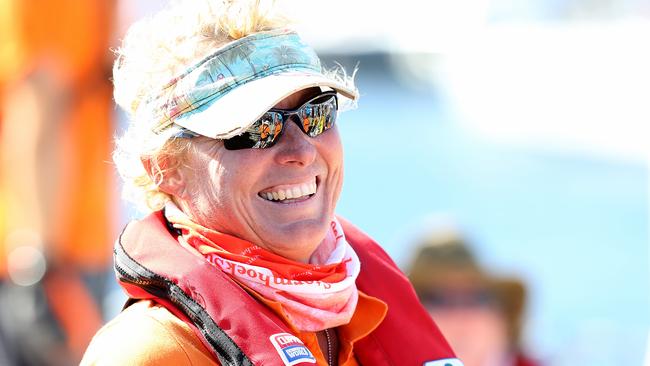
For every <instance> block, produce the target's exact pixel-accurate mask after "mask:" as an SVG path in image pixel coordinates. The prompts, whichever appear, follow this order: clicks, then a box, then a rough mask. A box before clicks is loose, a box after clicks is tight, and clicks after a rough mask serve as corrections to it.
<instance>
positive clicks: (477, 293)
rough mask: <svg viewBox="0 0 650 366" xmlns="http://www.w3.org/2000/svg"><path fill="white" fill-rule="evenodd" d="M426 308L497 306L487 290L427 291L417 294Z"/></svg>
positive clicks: (495, 299)
mask: <svg viewBox="0 0 650 366" xmlns="http://www.w3.org/2000/svg"><path fill="white" fill-rule="evenodd" d="M418 295H419V297H420V301H421V302H422V304H424V305H425V306H426V307H434V308H477V307H480V308H482V307H493V306H497V305H498V299H497V297H496V295H495V294H494V293H492V292H491V291H489V290H488V289H474V290H446V291H440V290H438V291H435V290H433V291H427V292H424V293H418Z"/></svg>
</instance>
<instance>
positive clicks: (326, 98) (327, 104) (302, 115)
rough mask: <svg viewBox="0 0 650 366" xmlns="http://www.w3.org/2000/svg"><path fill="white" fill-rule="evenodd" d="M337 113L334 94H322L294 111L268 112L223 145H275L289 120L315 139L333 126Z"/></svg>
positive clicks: (239, 148) (228, 146)
mask: <svg viewBox="0 0 650 366" xmlns="http://www.w3.org/2000/svg"><path fill="white" fill-rule="evenodd" d="M337 112H338V102H337V99H336V92H334V91H329V92H325V93H323V94H320V95H318V96H316V97H314V98H312V99H310V100H309V101H307V102H306V103H305V104H303V105H302V106H300V107H299V108H297V109H294V110H285V109H278V108H272V109H269V111H268V112H266V113H264V115H263V116H262V117H260V118H259V119H258V120H257V121H255V123H253V124H252V125H251V126H250V127H249V128H248V129H247V130H246V131H245V132H244V133H243V134H241V135H239V136H235V137H232V138H229V139H226V140H223V144H224V147H225V148H226V149H228V150H241V149H266V148H269V147H272V146H273V145H275V144H276V143H277V142H278V139H279V138H280V136H282V132H283V131H284V128H285V125H286V123H287V122H288V121H290V120H291V121H293V122H294V123H295V124H296V125H298V127H300V130H301V131H302V132H303V133H304V134H305V135H307V136H309V137H317V136H320V135H321V134H322V133H323V132H325V131H327V130H329V129H330V128H332V126H334V122H336V116H337ZM293 117H295V118H293Z"/></svg>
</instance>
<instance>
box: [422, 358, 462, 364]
mask: <svg viewBox="0 0 650 366" xmlns="http://www.w3.org/2000/svg"><path fill="white" fill-rule="evenodd" d="M422 366H463V363H462V362H461V361H460V360H459V359H457V358H445V359H444V360H436V361H427V362H425V363H424V364H423V365H422Z"/></svg>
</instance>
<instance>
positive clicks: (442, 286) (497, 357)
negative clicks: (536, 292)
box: [408, 229, 537, 366]
mask: <svg viewBox="0 0 650 366" xmlns="http://www.w3.org/2000/svg"><path fill="white" fill-rule="evenodd" d="M408 273H409V279H410V280H411V283H412V284H413V287H414V288H415V290H416V292H417V294H418V296H419V298H420V301H421V302H422V304H423V305H424V306H425V308H426V309H427V310H428V311H429V314H430V315H431V316H432V317H433V318H434V319H435V320H436V323H437V324H438V325H439V326H440V330H441V331H442V332H443V334H445V337H447V339H448V340H449V343H450V344H451V346H452V347H453V348H454V350H455V351H456V352H457V354H458V357H459V358H460V359H462V360H463V363H464V365H465V366H535V365H537V363H536V362H533V360H531V359H530V358H529V357H527V356H526V355H525V354H524V353H523V352H522V350H521V345H520V336H521V331H522V317H523V312H524V307H525V297H526V290H525V286H524V284H523V283H522V282H521V281H520V280H518V279H516V278H499V277H496V276H493V275H491V274H489V273H487V272H486V271H485V270H484V269H483V268H481V266H480V265H479V263H478V262H477V260H476V259H475V257H474V254H473V253H472V252H471V251H470V248H469V246H468V245H467V244H466V243H465V242H464V240H463V238H462V237H461V235H460V234H459V233H458V232H456V231H455V230H451V229H444V230H440V231H436V232H434V233H431V234H430V235H429V236H428V237H427V238H426V240H424V241H423V244H421V245H420V247H419V249H418V252H417V254H416V256H415V259H414V261H413V263H412V264H411V266H410V268H409V270H408Z"/></svg>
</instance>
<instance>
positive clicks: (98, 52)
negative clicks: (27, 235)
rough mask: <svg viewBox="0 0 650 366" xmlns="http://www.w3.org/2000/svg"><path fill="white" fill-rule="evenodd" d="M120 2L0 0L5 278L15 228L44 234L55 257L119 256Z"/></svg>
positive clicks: (98, 265) (0, 266)
mask: <svg viewBox="0 0 650 366" xmlns="http://www.w3.org/2000/svg"><path fill="white" fill-rule="evenodd" d="M114 10H115V2H114V1H107V0H84V1H78V0H56V1H55V0H45V1H22V0H0V105H2V106H3V108H2V109H0V141H1V144H0V149H1V150H0V151H1V154H2V156H1V159H2V160H1V161H0V278H1V277H4V275H6V270H7V258H6V257H7V253H8V252H9V251H10V250H11V249H12V248H11V246H12V245H14V243H13V242H12V243H8V242H7V240H5V239H6V238H7V235H8V234H10V233H11V232H12V230H16V229H28V230H35V231H37V232H38V233H39V234H40V235H41V238H42V241H43V243H44V244H45V248H44V251H45V253H46V257H47V260H48V262H50V261H53V262H54V263H57V264H59V265H65V266H69V265H73V266H74V267H76V268H79V269H83V270H98V269H102V270H103V269H105V268H106V265H107V263H108V261H109V259H110V243H111V241H112V239H111V233H110V232H109V231H110V229H111V227H112V225H111V220H112V216H114V215H113V212H112V209H111V207H110V206H109V203H110V202H111V201H114V200H113V199H112V196H113V193H114V191H115V189H113V187H114V182H113V175H112V167H111V165H110V163H109V161H110V152H111V148H112V131H113V126H112V122H111V121H112V116H111V114H112V101H111V85H110V80H109V78H110V64H111V55H110V51H109V42H110V39H111V36H112V30H113V25H114V14H115V11H114ZM26 86H27V87H26ZM34 108H37V109H38V110H36V111H34V110H33V109H34ZM16 116H18V118H14V117H16ZM30 164H31V165H30ZM30 169H31V171H32V173H30ZM30 226H32V227H30Z"/></svg>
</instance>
